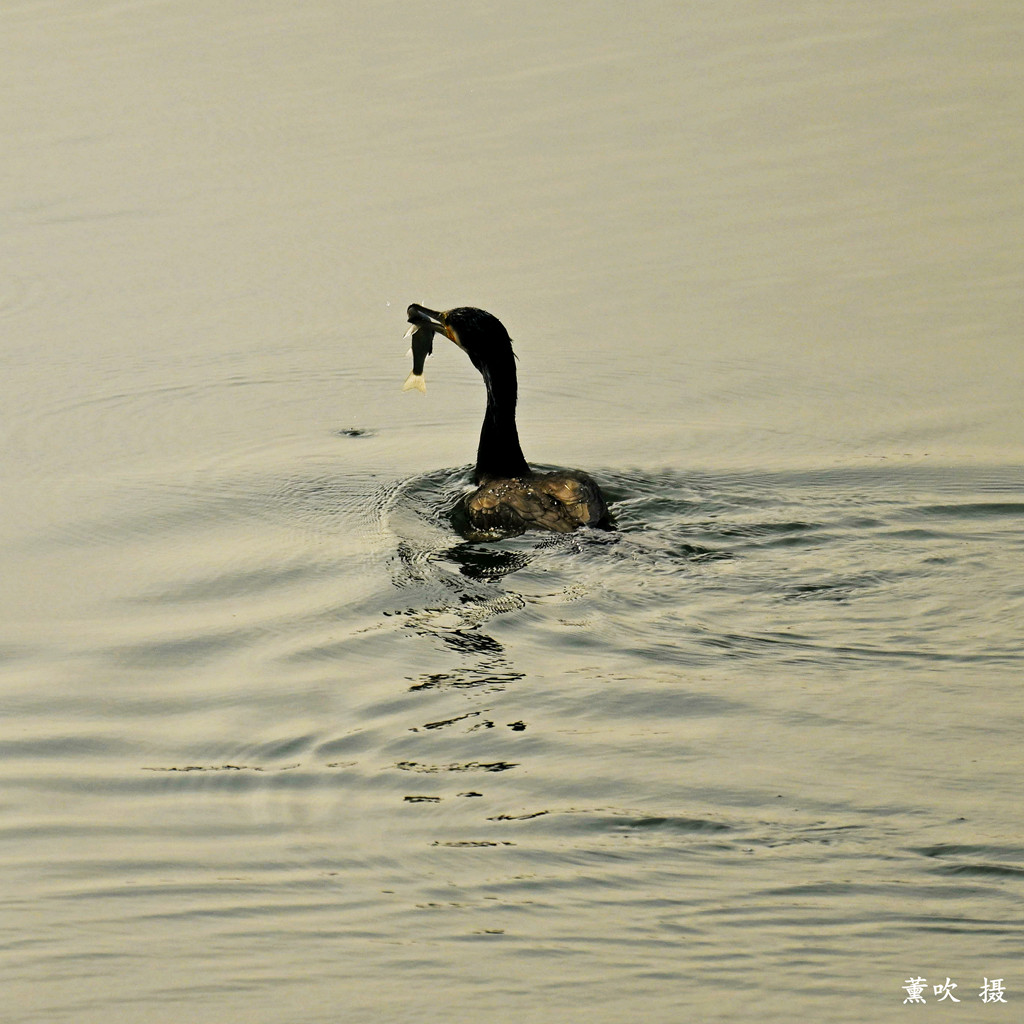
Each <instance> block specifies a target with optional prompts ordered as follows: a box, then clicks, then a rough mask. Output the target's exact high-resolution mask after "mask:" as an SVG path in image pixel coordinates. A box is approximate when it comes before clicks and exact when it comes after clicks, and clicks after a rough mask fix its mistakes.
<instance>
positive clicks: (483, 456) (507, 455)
mask: <svg viewBox="0 0 1024 1024" xmlns="http://www.w3.org/2000/svg"><path fill="white" fill-rule="evenodd" d="M479 369H480V372H481V373H482V374H483V378H484V384H485V385H486V386H487V411H486V412H485V413H484V423H483V426H482V427H481V428H480V445H479V447H478V448H477V452H476V472H475V473H474V474H473V479H474V481H475V482H476V483H478V484H479V483H484V482H485V481H488V480H501V479H505V478H507V477H514V476H519V477H521V476H526V475H528V474H529V472H530V467H529V465H528V464H527V462H526V458H525V457H524V456H523V449H522V448H521V447H520V446H519V431H518V430H517V429H516V395H517V390H518V389H517V385H516V366H515V357H514V356H513V355H512V352H511V350H510V351H509V352H508V355H507V356H505V355H502V357H501V358H500V359H499V360H497V361H495V362H491V363H487V364H485V365H483V366H481V367H479Z"/></svg>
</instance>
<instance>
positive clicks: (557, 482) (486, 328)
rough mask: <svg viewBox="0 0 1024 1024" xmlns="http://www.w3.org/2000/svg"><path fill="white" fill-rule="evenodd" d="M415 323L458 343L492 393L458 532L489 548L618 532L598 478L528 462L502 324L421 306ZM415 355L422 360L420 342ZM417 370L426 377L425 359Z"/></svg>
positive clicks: (476, 313)
mask: <svg viewBox="0 0 1024 1024" xmlns="http://www.w3.org/2000/svg"><path fill="white" fill-rule="evenodd" d="M408 318H409V322H410V323H411V324H413V325H414V329H423V330H424V335H426V330H427V329H428V328H427V325H428V324H429V325H430V326H431V327H433V329H434V331H437V332H438V333H440V334H444V335H445V336H446V337H447V338H449V339H450V340H451V341H453V342H455V344H456V345H458V347H459V348H461V349H462V351H463V352H465V353H466V355H468V356H469V358H470V360H471V361H472V363H473V365H474V366H475V367H476V368H477V369H478V370H479V371H480V373H481V375H482V376H483V378H484V384H485V386H486V387H487V409H486V411H485V413H484V422H483V426H482V427H481V429H480V444H479V446H478V448H477V453H476V468H475V470H474V473H473V482H474V483H475V484H477V485H478V486H477V488H476V490H475V491H471V492H470V493H468V494H466V495H465V496H464V497H463V498H462V499H461V501H460V502H459V506H458V508H457V509H456V523H457V525H458V519H459V518H463V519H464V521H465V527H464V528H463V529H462V532H463V533H464V534H465V535H466V536H467V537H468V538H469V539H471V540H487V539H494V538H497V537H501V536H514V535H516V534H520V533H524V532H525V531H526V530H554V531H556V532H558V533H568V532H569V531H570V530H575V529H576V528H577V527H580V526H597V527H600V528H602V529H611V528H612V520H611V516H610V515H609V513H608V506H607V504H606V503H605V500H604V496H603V495H602V494H601V490H600V488H599V487H598V486H597V484H596V483H595V482H594V480H593V479H592V478H591V477H590V476H588V475H587V474H586V473H583V472H580V471H579V470H574V469H557V470H554V471H553V472H549V473H537V472H534V471H533V470H532V469H530V466H529V464H528V463H527V461H526V459H525V457H524V456H523V450H522V448H521V447H520V446H519V432H518V430H517V429H516V394H517V381H516V366H515V355H514V354H513V352H512V339H511V338H510V337H509V336H508V331H507V330H505V327H504V325H503V324H502V323H501V321H500V320H498V318H497V317H495V316H492V315H491V314H490V313H487V312H485V311H484V310H482V309H474V308H473V307H472V306H460V307H458V308H457V309H449V310H447V311H445V312H440V313H439V312H435V311H434V310H432V309H427V308H426V307H425V306H420V305H418V304H416V303H413V304H412V305H411V306H409V309H408ZM428 336H429V335H428ZM413 351H414V353H415V354H416V355H417V357H419V352H417V347H416V345H415V336H414V349H413ZM417 362H418V364H419V367H418V368H419V370H420V372H421V373H422V365H423V360H422V358H417ZM414 386H415V385H414Z"/></svg>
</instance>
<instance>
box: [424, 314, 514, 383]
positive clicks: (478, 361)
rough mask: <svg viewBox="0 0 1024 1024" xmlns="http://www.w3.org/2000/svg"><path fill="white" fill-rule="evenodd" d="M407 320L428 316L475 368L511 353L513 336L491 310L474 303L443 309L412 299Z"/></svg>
mask: <svg viewBox="0 0 1024 1024" xmlns="http://www.w3.org/2000/svg"><path fill="white" fill-rule="evenodd" d="M408 316H409V321H410V323H416V322H420V323H424V322H426V321H427V320H429V321H430V322H431V323H432V324H433V325H434V326H435V329H436V330H438V331H440V333H442V334H444V335H445V336H446V337H447V338H449V339H450V340H451V341H454V342H455V344H456V345H458V346H459V348H461V349H462V351H463V352H465V353H466V355H468V356H469V358H470V359H471V360H472V361H473V365H474V366H475V367H476V368H477V369H478V370H483V368H484V367H485V366H488V365H490V364H492V363H493V362H494V361H495V360H497V359H500V358H502V357H506V358H507V357H508V356H509V355H511V353H512V339H511V338H510V337H509V336H508V331H507V330H505V325H504V324H503V323H502V322H501V321H500V320H499V319H498V318H497V317H496V316H493V315H492V314H490V313H488V312H487V311H486V310H483V309H476V308H474V307H473V306H458V307H456V308H455V309H449V310H446V311H444V312H442V313H438V312H435V311H434V310H432V309H427V308H426V306H420V305H417V304H416V303H415V302H414V303H413V304H412V305H411V306H410V307H409V310H408Z"/></svg>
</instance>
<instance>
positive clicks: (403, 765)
mask: <svg viewBox="0 0 1024 1024" xmlns="http://www.w3.org/2000/svg"><path fill="white" fill-rule="evenodd" d="M395 767H396V768H398V769H400V770H401V771H403V772H421V773H422V774H424V775H435V774H437V773H439V772H507V771H511V770H512V769H513V768H518V767H519V765H518V764H515V763H514V762H510V761H492V762H490V763H487V762H481V761H466V762H464V763H461V764H460V763H453V764H422V763H420V762H417V761H399V762H397V763H396V764H395Z"/></svg>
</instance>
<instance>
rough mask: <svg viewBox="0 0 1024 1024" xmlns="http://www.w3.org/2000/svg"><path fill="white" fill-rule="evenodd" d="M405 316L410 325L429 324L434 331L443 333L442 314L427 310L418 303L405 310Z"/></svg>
mask: <svg viewBox="0 0 1024 1024" xmlns="http://www.w3.org/2000/svg"><path fill="white" fill-rule="evenodd" d="M406 315H407V316H408V320H409V323H411V324H422V323H430V325H431V326H432V327H433V328H434V330H435V331H441V333H442V334H443V333H444V319H443V318H444V314H443V313H438V312H437V311H436V310H433V309H427V307H426V306H420V305H419V304H418V303H415V302H414V303H413V304H412V305H411V306H410V307H409V308H408V309H407V310H406Z"/></svg>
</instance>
